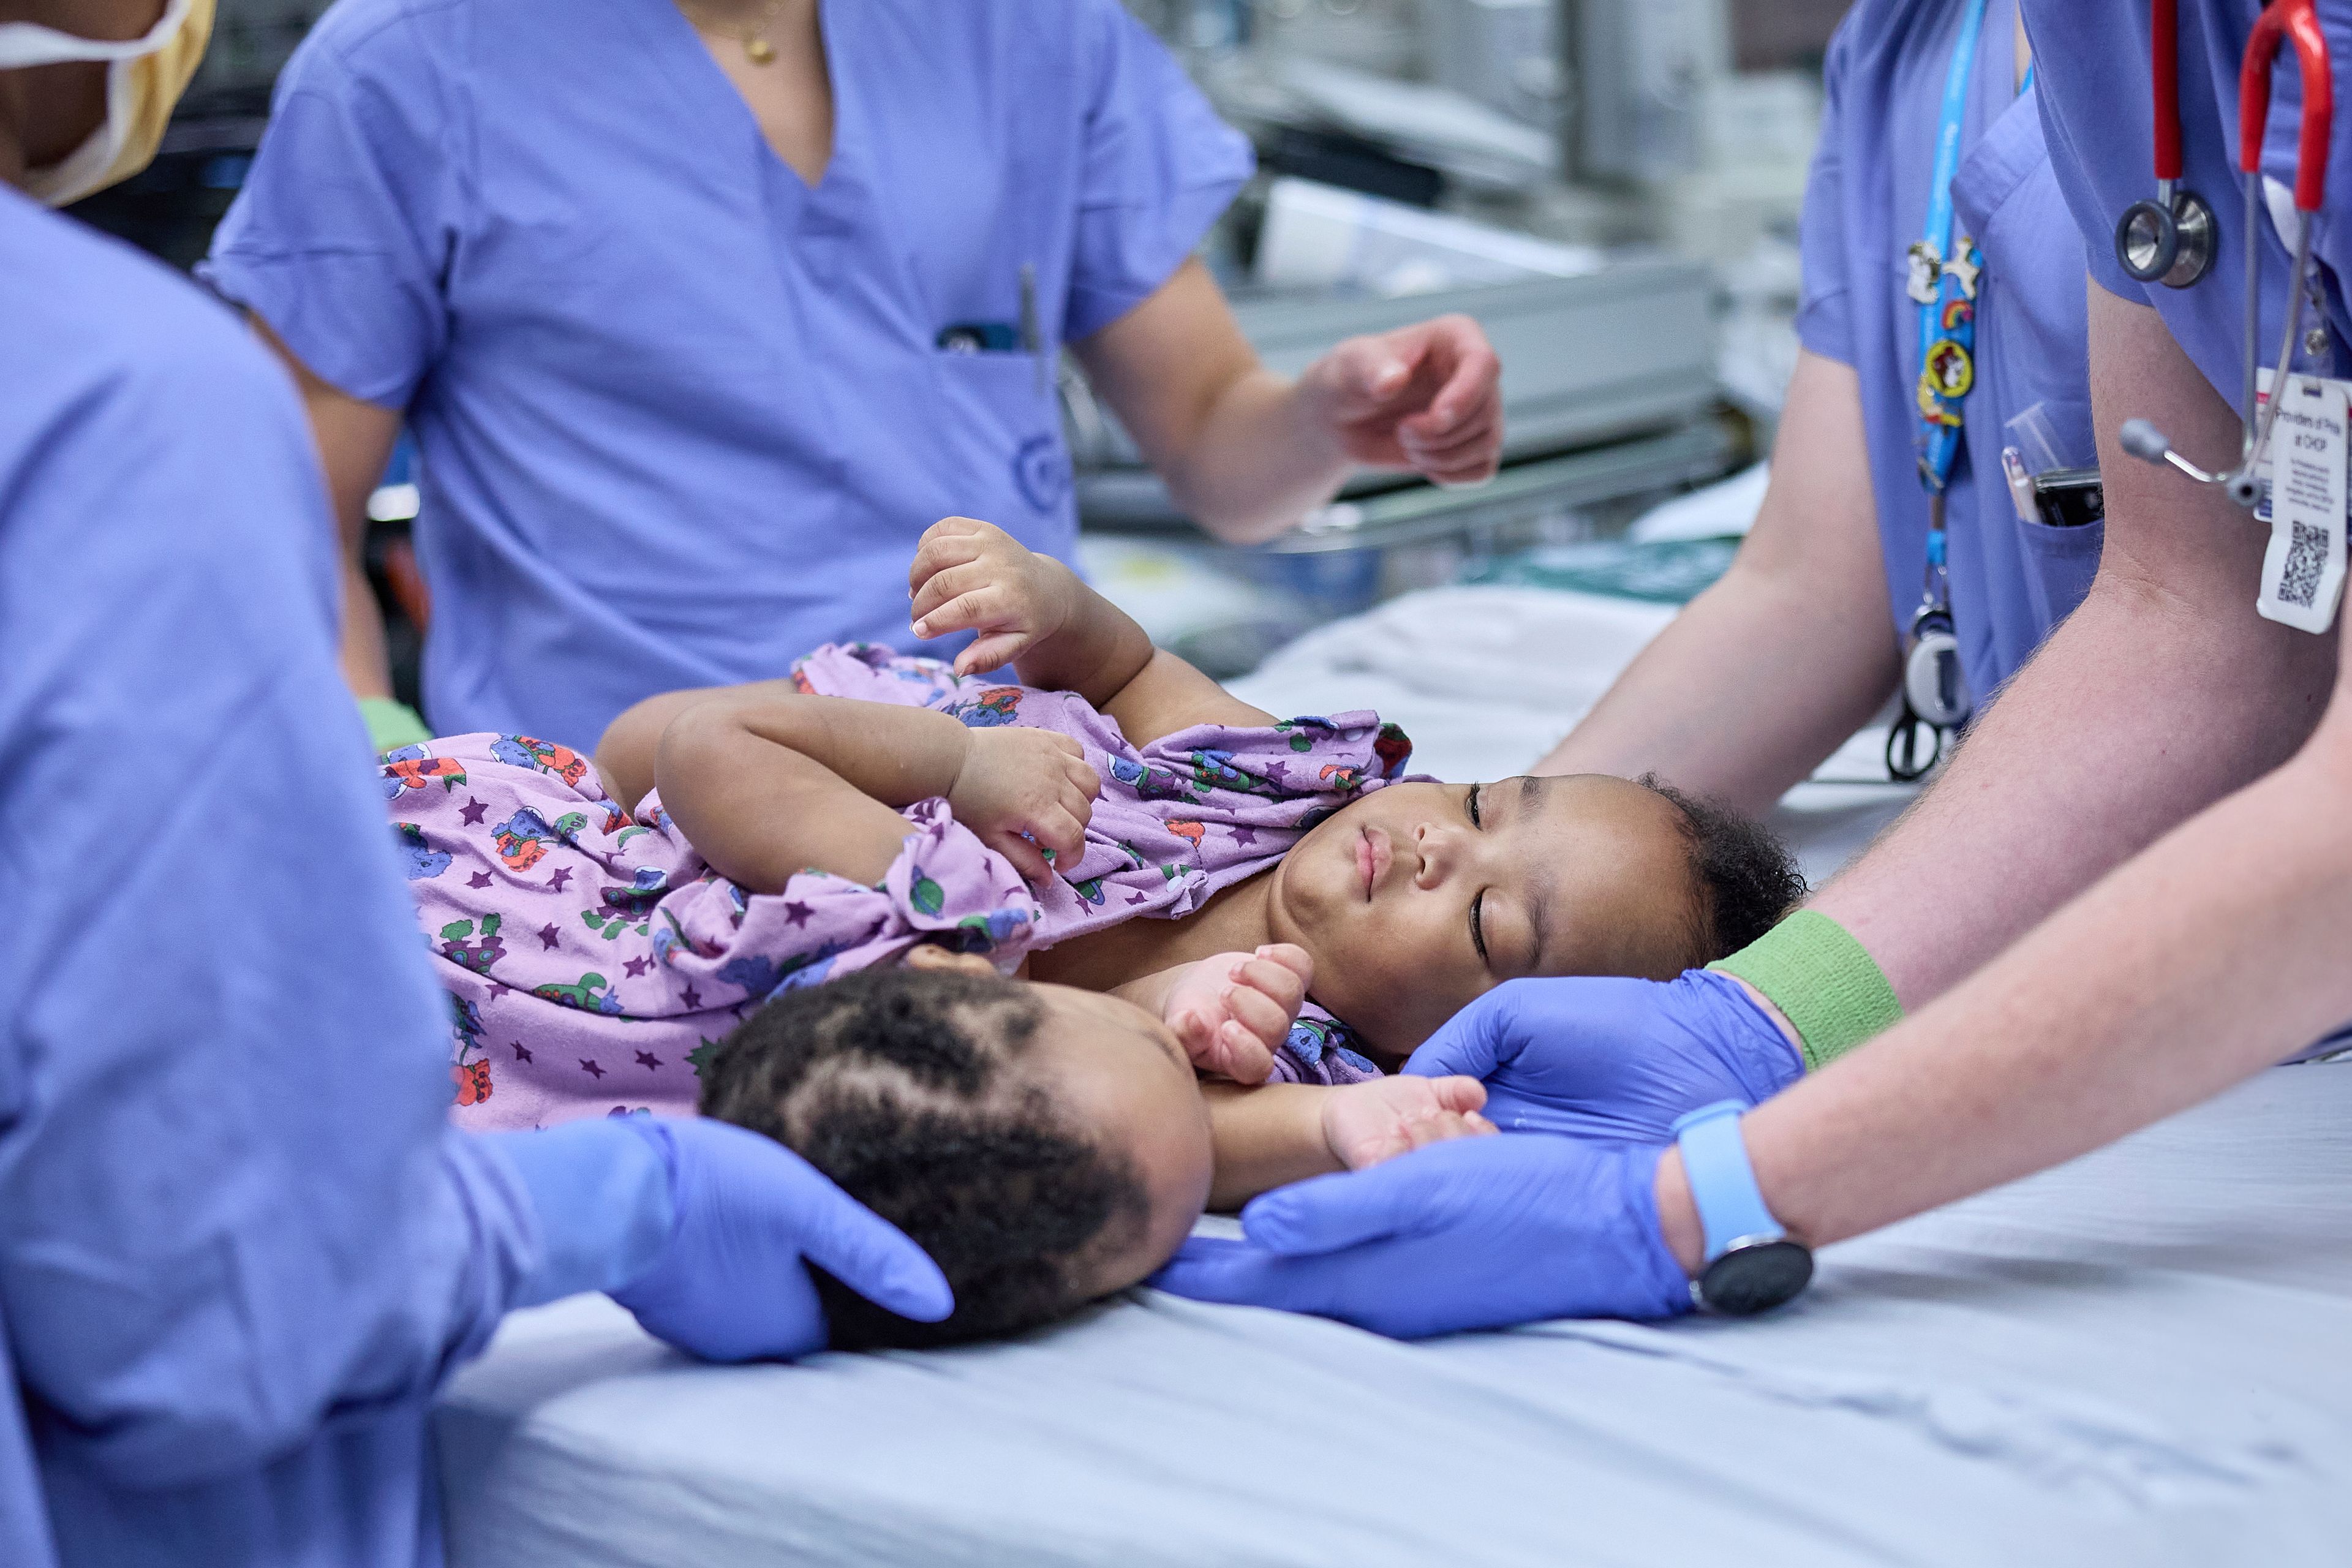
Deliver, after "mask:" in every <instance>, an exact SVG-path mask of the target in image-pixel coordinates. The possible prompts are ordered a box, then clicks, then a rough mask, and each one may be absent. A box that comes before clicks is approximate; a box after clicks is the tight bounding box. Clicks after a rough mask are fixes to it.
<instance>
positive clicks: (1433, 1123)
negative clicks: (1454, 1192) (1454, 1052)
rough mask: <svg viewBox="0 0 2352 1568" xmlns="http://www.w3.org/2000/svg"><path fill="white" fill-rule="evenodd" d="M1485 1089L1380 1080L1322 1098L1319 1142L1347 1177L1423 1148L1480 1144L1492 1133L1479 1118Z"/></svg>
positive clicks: (1437, 1081)
mask: <svg viewBox="0 0 2352 1568" xmlns="http://www.w3.org/2000/svg"><path fill="white" fill-rule="evenodd" d="M1485 1104H1486V1085H1484V1084H1482V1083H1480V1082H1479V1081H1478V1080H1477V1079H1475V1078H1412V1077H1399V1078H1383V1079H1375V1080H1373V1081H1372V1082H1370V1083H1351V1084H1347V1085H1344V1086H1342V1087H1340V1088H1338V1089H1333V1090H1331V1092H1330V1093H1328V1094H1327V1095H1325V1096H1324V1097H1323V1140H1324V1142H1327V1143H1328V1144H1329V1145H1330V1146H1331V1152H1332V1155H1333V1156H1334V1157H1335V1158H1337V1159H1338V1160H1339V1163H1341V1164H1343V1165H1345V1166H1347V1167H1348V1168H1349V1170H1351V1171H1360V1170H1362V1169H1363V1168H1364V1167H1365V1166H1367V1165H1377V1164H1379V1163H1381V1161H1382V1160H1389V1159H1393V1158H1395V1157H1396V1156H1397V1155H1399V1154H1403V1153H1407V1152H1411V1151H1412V1150H1414V1149H1418V1148H1420V1147H1422V1146H1423V1144H1425V1143H1442V1142H1444V1141H1445V1140H1446V1139H1448V1138H1479V1137H1484V1136H1485V1135H1486V1134H1487V1133H1489V1132H1492V1131H1496V1128H1495V1124H1494V1123H1493V1122H1491V1121H1487V1120H1486V1118H1485V1117H1483V1116H1481V1115H1479V1114H1478V1109H1479V1107H1481V1106H1483V1105H1485Z"/></svg>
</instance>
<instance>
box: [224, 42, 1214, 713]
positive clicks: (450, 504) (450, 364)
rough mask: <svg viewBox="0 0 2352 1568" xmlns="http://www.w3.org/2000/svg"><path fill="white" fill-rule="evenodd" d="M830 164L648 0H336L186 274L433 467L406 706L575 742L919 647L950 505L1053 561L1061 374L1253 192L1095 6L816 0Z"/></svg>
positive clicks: (1064, 492)
mask: <svg viewBox="0 0 2352 1568" xmlns="http://www.w3.org/2000/svg"><path fill="white" fill-rule="evenodd" d="M822 25H823V27H824V39H825V46H826V54H827V59H828V66H829V68H830V71H831V76H832V81H833V93H834V147H833V153H832V157H831V159H830V161H829V163H827V165H826V167H825V170H824V175H823V177H822V178H821V179H819V180H818V181H817V182H816V183H815V184H814V185H812V184H809V183H808V182H807V181H805V180H803V178H802V177H801V176H800V175H799V174H797V173H795V172H794V171H793V169H792V168H791V167H790V166H789V165H788V164H786V163H784V162H783V161H782V159H781V158H779V157H778V156H777V155H776V153H775V152H774V150H773V149H772V147H770V146H769V144H768V142H767V141H766V139H765V137H764V136H763V135H762V134H761V130H760V127H759V124H758V122H757V121H756V119H755V117H754V116H753V114H752V112H751V109H750V107H749V106H748V105H747V104H746V103H745V102H744V100H743V99H742V96H741V95H740V93H739V92H738V91H737V90H736V89H735V87H734V85H733V83H732V82H730V80H729V79H727V76H726V73H725V72H724V71H722V70H721V69H720V68H719V65H718V63H717V62H716V61H715V60H714V59H713V58H711V56H710V53H709V48H708V47H706V46H705V44H704V43H703V41H702V39H701V38H700V37H698V35H697V34H696V33H695V31H694V29H693V28H692V26H690V25H688V22H687V20H686V18H685V17H684V16H682V15H681V14H680V13H679V12H678V10H677V7H676V6H675V5H673V4H671V0H505V3H498V0H341V4H339V5H336V6H335V7H334V8H333V9H332V10H331V11H330V12H329V13H328V14H327V16H325V17H324V18H323V19H322V20H321V21H320V24H319V26H317V27H316V28H315V29H314V30H313V31H312V33H311V35H310V37H309V38H308V39H306V40H305V42H304V44H303V46H302V47H301V48H300V50H299V51H298V52H297V54H296V56H295V58H294V59H293V61H292V62H290V63H289V66H288V68H287V69H286V71H285V73H284V75H283V76H282V77H281V78H280V80H279V84H278V98H277V102H276V104H275V108H274V112H273V115H272V119H271V122H270V126H269V129H268V133H267V134H266V135H265V137H264V138H263V142H262V146H261V151H260V153H259V155H258V157H257V160H256V162H255V164H254V167H253V170H252V173H251V174H250V175H249V176H248V178H247V184H246V186H245V188H244V190H243V191H242V192H241V193H240V195H238V197H237V200H236V205H235V206H234V207H232V209H231V210H230V213H229V215H228V216H227V218H226V220H225V221H224V222H223V224H222V226H221V229H220V232H219V235H218V236H217V237H216V238H215V244H214V250H213V255H212V257H211V258H210V259H209V260H208V261H207V262H206V263H205V268H204V269H203V270H204V273H205V276H206V277H207V279H209V280H210V281H211V282H212V283H213V284H214V286H215V288H217V289H219V290H220V291H221V292H222V293H223V294H225V295H226V296H227V297H228V298H230V299H231V300H236V302H238V303H240V304H242V305H244V306H246V307H247V308H248V309H250V310H253V311H254V312H255V313H256V314H257V316H259V317H260V318H261V319H262V320H264V321H267V322H268V324H269V325H270V327H271V329H272V330H273V331H276V332H277V333H278V336H279V337H280V338H281V339H283V340H284V341H285V342H286V343H287V344H288V346H289V348H291V349H292V351H293V352H294V353H295V354H296V356H297V357H299V359H301V360H302V361H303V363H305V364H307V365H308V366H309V367H310V369H311V370H312V371H313V372H314V373H315V374H318V375H319V376H320V377H321V378H323V379H324V380H326V381H327V382H329V383H330V384H333V385H334V386H336V387H338V388H340V389H341V390H342V391H344V392H346V393H348V394H350V395H353V396H357V397H362V398H366V399H368V400H370V401H373V402H375V403H378V404H380V405H384V406H386V407H390V408H394V409H398V410H401V411H403V412H404V414H405V416H406V417H407V420H408V423H409V426H410V427H411V429H412V430H413V431H414V433H415V437H416V440H417V443H418V447H419V450H420V454H421V456H422V458H423V465H422V467H423V476H424V477H423V489H424V508H423V510H422V512H421V513H420V515H419V517H418V519H417V524H416V530H417V542H418V549H419V554H420V557H421V560H422V563H423V565H424V568H425V577H426V581H427V583H428V585H429V586H430V588H431V590H432V594H433V626H432V630H431V634H430V636H429V637H428V639H427V643H426V647H425V670H424V677H425V681H424V684H425V704H426V712H427V716H428V718H429V719H430V720H431V721H432V722H433V724H434V725H435V727H436V729H438V730H440V731H442V732H445V733H455V732H461V731H478V730H507V731H512V730H521V731H530V732H532V733H539V734H544V735H546V736H548V737H550V738H551V739H555V740H559V741H562V742H569V743H575V744H593V742H595V740H596V738H597V737H598V735H599V734H600V733H601V732H602V731H603V728H604V725H605V724H606V723H607V722H609V721H610V720H611V719H612V718H613V717H614V715H615V714H616V713H618V712H619V711H620V710H621V709H623V708H625V707H626V706H627V705H628V704H629V703H631V702H633V701H635V700H637V699H639V698H641V697H644V696H646V695H647V694H649V693H651V692H655V691H659V690H664V689H672V688H676V687H680V686H695V685H709V684H716V683H722V682H728V681H737V680H749V679H761V678H765V677H772V676H776V675H780V674H782V673H783V672H784V671H785V670H786V669H787V668H789V666H790V664H791V661H792V660H793V658H797V657H798V656H799V655H801V654H803V653H806V652H807V651H809V649H811V648H812V647H816V646H817V645H819V644H822V643H824V642H829V641H837V640H843V639H851V638H866V639H873V640H879V641H887V642H890V643H893V644H895V645H897V646H898V647H911V646H914V644H913V638H912V637H911V635H910V633H909V632H908V628H907V623H906V602H907V601H906V572H907V563H908V559H909V558H910V556H911V554H912V552H913V547H914V542H915V541H916V539H917V538H918V537H919V535H920V534H921V532H922V531H923V530H924V529H925V528H927V527H929V525H930V524H931V523H932V522H934V521H937V520H938V519H939V518H940V517H943V516H947V515H949V514H950V513H964V514H968V515H972V516H978V517H982V518H986V519H988V520H989V521H992V522H995V523H997V524H999V525H1001V526H1003V527H1004V528H1005V529H1007V530H1008V531H1011V532H1012V533H1013V534H1014V535H1015V536H1016V537H1018V538H1020V539H1021V540H1022V541H1023V542H1025V543H1027V544H1028V545H1030V546H1031V547H1032V548H1033V549H1037V550H1041V551H1044V552H1049V553H1053V554H1056V555H1065V556H1066V555H1067V554H1068V552H1069V551H1070V549H1071V547H1072V545H1073V543H1074V541H1075V536H1076V512H1075V506H1074V503H1073V500H1072V498H1071V489H1070V469H1069V458H1068V454H1067V452H1066V449H1065V448H1064V447H1063V443H1062V438H1061V431H1060V424H1059V419H1058V416H1057V414H1056V411H1055V402H1054V398H1053V395H1052V393H1051V390H1050V385H1049V382H1050V378H1049V377H1047V376H1046V375H1045V374H1043V367H1041V366H1040V365H1039V363H1038V356H1036V355H1034V354H1031V353H1023V352H1017V351H1014V352H996V353H955V352H952V351H950V350H947V349H942V348H940V346H939V335H940V331H941V329H942V328H945V327H948V326H950V325H954V324H958V323H961V322H971V321H985V322H1007V323H1017V322H1018V321H1020V319H1021V309H1022V285H1021V274H1022V269H1023V268H1024V266H1026V267H1028V268H1031V269H1032V271H1033V274H1034V279H1035V297H1036V299H1037V300H1038V305H1039V309H1038V315H1039V317H1040V321H1039V325H1040V328H1041V334H1040V335H1041V337H1042V339H1043V341H1044V352H1045V357H1046V358H1047V360H1048V362H1049V363H1050V360H1051V358H1052V356H1054V355H1055V353H1058V350H1059V347H1060V345H1061V344H1062V343H1063V342H1066V341H1070V340H1074V339H1077V338H1082V337H1084V336H1086V335H1087V334H1088V333H1091V332H1093V331H1096V330H1097V329H1098V328H1100V327H1102V326H1105V325H1107V324H1108V323H1109V322H1110V321H1114V320H1116V319H1117V318H1118V316H1120V315H1122V314H1124V313H1125V312H1126V311H1127V310H1129V309H1131V308H1133V307H1134V306H1135V305H1136V304H1138V303H1139V302H1140V301H1141V300H1143V299H1144V298H1145V297H1147V296H1148V295H1150V293H1151V292H1152V291H1153V290H1154V289H1157V288H1158V287H1159V286H1160V284H1161V283H1163V282H1164V281H1166V279H1168V277H1169V276H1170V275H1171V273H1173V272H1174V270H1175V269H1176V268H1177V267H1178V266H1179V265H1180V264H1181V262H1182V261H1183V259H1184V258H1185V257H1186V255H1187V254H1189V252H1190V251H1191V249H1192V247H1193V246H1194V245H1195V244H1197V243H1198V241H1199V239H1200V237H1201V236H1202V234H1203V233H1204V232H1205V231H1206V229H1207V227H1208V226H1209V225H1210V224H1211V223H1213V221H1214V220H1215V218H1216V216H1217V215H1218V214H1219V213H1220V212H1222V211H1223V208H1224V206H1225V205H1226V204H1227V202H1229V201H1230V200H1231V198H1232V195H1233V194H1234V191H1235V190H1236V189H1237V188H1238V187H1239V185H1240V184H1241V182H1242V181H1243V180H1244V179H1245V178H1246V177H1247V175H1248V173H1249V170H1250V166H1251V163H1250V154H1249V149H1248V146H1247V144H1246V143H1245V142H1244V141H1243V140H1242V139H1241V138H1240V137H1239V136H1238V135H1236V134H1235V133H1234V132H1233V131H1231V130H1230V129H1228V128H1227V127H1225V126H1224V125H1223V124H1222V123H1220V122H1219V121H1217V119H1216V117H1215V115H1214V114H1213V112H1212V111H1211V110H1210V109H1209V107H1208V105H1207V103H1206V102H1205V101H1204V100H1202V98H1201V96H1200V94H1199V93H1198V91H1197V90H1196V89H1194V88H1193V87H1192V84H1191V83H1190V82H1189V81H1188V80H1187V79H1185V78H1184V76H1183V74H1182V72H1181V69H1179V68H1178V67H1177V66H1176V64H1175V63H1174V62H1173V61H1172V60H1171V58H1169V57H1168V55H1167V53H1166V51H1165V50H1163V49H1162V48H1161V47H1160V45H1159V43H1158V42H1157V40H1155V39H1153V38H1152V37H1150V34H1148V33H1147V32H1145V31H1144V30H1143V29H1142V28H1141V27H1139V26H1138V25H1137V24H1136V23H1135V22H1134V21H1133V20H1132V19H1131V18H1129V16H1127V14H1126V13H1125V12H1124V11H1123V10H1122V9H1121V8H1120V7H1119V5H1118V4H1117V3H1116V0H959V3H958V4H956V5H946V6H942V5H936V4H933V3H931V0H855V3H848V0H829V3H827V4H825V5H824V6H823V9H822Z"/></svg>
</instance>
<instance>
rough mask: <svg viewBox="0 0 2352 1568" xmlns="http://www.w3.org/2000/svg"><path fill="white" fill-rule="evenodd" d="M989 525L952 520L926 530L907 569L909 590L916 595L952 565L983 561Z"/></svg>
mask: <svg viewBox="0 0 2352 1568" xmlns="http://www.w3.org/2000/svg"><path fill="white" fill-rule="evenodd" d="M987 526H988V525H987V524H985V523H982V522H975V521H972V520H971V518H968V517H950V518H946V519H944V520H942V521H939V522H935V523H933V524H931V526H930V527H929V528H928V529H926V530H924V531H923V537H922V538H921V539H920V540H919V541H918V542H916V545H915V559H914V560H913V561H912V562H910V563H908V566H907V591H908V593H909V594H912V593H914V592H916V591H917V590H918V589H919V588H921V587H922V585H923V584H924V583H925V581H927V580H928V579H929V578H930V577H932V576H934V575H935V574H939V573H940V572H943V571H945V570H947V568H949V567H950V566H961V565H962V564H964V563H966V562H968V561H977V560H979V559H980V556H981V552H982V551H983V550H985V549H986V548H987V546H988V535H987V532H986V529H987Z"/></svg>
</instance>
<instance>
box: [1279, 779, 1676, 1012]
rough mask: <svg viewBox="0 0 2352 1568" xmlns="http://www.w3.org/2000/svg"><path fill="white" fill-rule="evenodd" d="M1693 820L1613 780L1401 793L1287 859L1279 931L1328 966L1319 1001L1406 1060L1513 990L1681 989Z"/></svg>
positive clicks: (1368, 799)
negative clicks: (1670, 983) (1562, 978)
mask: <svg viewBox="0 0 2352 1568" xmlns="http://www.w3.org/2000/svg"><path fill="white" fill-rule="evenodd" d="M1681 815H1682V814H1681V812H1680V811H1679V810H1678V809H1677V808H1676V807H1675V805H1674V803H1673V802H1671V801H1668V800H1666V799H1664V797H1663V796H1660V795H1656V794H1654V792H1652V791H1650V790H1647V789H1644V788H1643V787H1642V786H1641V785H1640V784H1633V783H1631V782H1630V781H1628V780H1625V779H1619V778H1611V777H1608V776H1606V775H1603V774H1599V773H1580V774H1576V775H1574V776H1571V777H1568V778H1543V779H1537V778H1527V779H1508V780H1506V781H1505V782H1503V783H1501V784H1483V785H1482V784H1391V785H1389V786H1388V787H1387V788H1385V789H1381V790H1376V791H1374V792H1373V793H1371V794H1370V795H1365V796H1363V797H1362V798H1361V799H1359V800H1357V801H1355V802H1354V803H1352V804H1350V805H1349V806H1348V807H1347V808H1346V809H1345V810H1343V811H1341V812H1339V814H1338V815H1337V816H1331V817H1328V818H1327V819H1325V820H1324V821H1323V822H1322V823H1321V824H1319V825H1318V826H1316V827H1315V829H1314V830H1313V831H1311V832H1310V833H1308V834H1307V837H1305V838H1303V839H1301V840H1300V841H1299V844H1298V847H1297V848H1296V849H1293V850H1292V851H1291V852H1290V853H1289V854H1288V855H1287V856H1286V857H1284V858H1283V860H1282V862H1281V864H1280V865H1279V866H1277V867H1276V868H1275V873H1274V876H1275V882H1274V889H1273V900H1272V910H1273V924H1274V936H1275V939H1276V941H1278V942H1297V943H1298V944H1299V945H1300V946H1302V947H1304V948H1306V949H1307V952H1309V953H1311V954H1312V955H1313V956H1314V959H1315V985H1314V995H1315V999H1316V1001H1318V1002H1319V1003H1321V1004H1322V1005H1324V1006H1326V1007H1328V1008H1329V1009H1330V1010H1331V1012H1332V1013H1333V1014H1335V1015H1336V1016H1339V1017H1340V1018H1342V1019H1344V1020H1345V1021H1346V1022H1347V1023H1348V1024H1349V1026H1351V1027H1352V1028H1354V1029H1355V1030H1356V1032H1357V1033H1358V1034H1359V1035H1360V1036H1362V1037H1363V1038H1364V1039H1365V1040H1366V1041H1367V1042H1369V1043H1370V1045H1371V1046H1372V1047H1373V1048H1374V1049H1376V1050H1379V1051H1382V1052H1386V1053H1389V1054H1391V1055H1396V1056H1402V1055H1404V1054H1406V1053H1408V1052H1410V1051H1411V1050H1412V1048H1413V1047H1416V1046H1418V1045H1420V1044H1421V1043H1422V1042H1423V1040H1425V1039H1427V1038H1428V1037H1430V1036H1431V1035H1432V1034H1433V1033H1435V1032H1436V1030H1437V1028H1438V1026H1440V1025H1441V1024H1443V1023H1444V1022H1445V1020H1446V1019H1448V1018H1450V1017H1452V1016H1454V1014H1455V1013H1457V1012H1459V1011H1460V1010H1461V1009H1462V1008H1463V1007H1464V1006H1465V1005H1468V1004H1469V1003H1470V1002H1472V1001H1473V1000H1475V998H1477V997H1478V996H1480V995H1482V994H1485V993H1486V992H1487V991H1489V990H1491V989H1493V988H1494V987H1495V986H1496V985H1499V984H1502V983H1503V982H1504V981H1506V980H1513V979H1517V978H1519V977H1521V976H1523V975H1531V974H1633V975H1642V976H1645V977H1648V978H1651V979H1657V980H1664V979H1669V978H1671V977H1673V976H1674V975H1675V974H1678V973H1681V972H1682V971H1683V969H1684V967H1685V964H1686V963H1688V962H1689V961H1690V960H1691V959H1692V958H1693V957H1694V956H1695V953H1694V951H1693V950H1694V931H1695V923H1696V919H1697V914H1698V909H1699V905H1698V897H1699V895H1698V891H1697V889H1696V886H1695V884H1694V881H1693V879H1692V875H1691V869H1690V858H1689V850H1688V847H1687V844H1686V841H1685V838H1684V836H1683V829H1682V823H1681Z"/></svg>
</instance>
